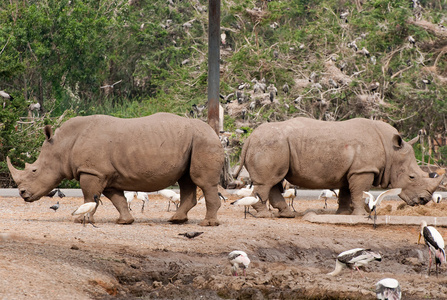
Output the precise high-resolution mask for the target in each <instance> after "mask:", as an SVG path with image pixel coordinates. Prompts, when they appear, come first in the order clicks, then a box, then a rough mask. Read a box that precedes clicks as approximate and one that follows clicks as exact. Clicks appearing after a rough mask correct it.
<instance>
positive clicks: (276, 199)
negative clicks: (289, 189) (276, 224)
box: [269, 183, 295, 218]
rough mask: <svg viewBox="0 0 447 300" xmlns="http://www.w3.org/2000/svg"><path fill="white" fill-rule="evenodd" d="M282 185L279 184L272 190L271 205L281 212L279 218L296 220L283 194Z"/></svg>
mask: <svg viewBox="0 0 447 300" xmlns="http://www.w3.org/2000/svg"><path fill="white" fill-rule="evenodd" d="M281 188H282V187H281V183H278V184H276V185H274V186H273V187H272V189H271V190H270V195H269V201H270V204H271V205H272V206H273V207H274V208H277V209H278V210H279V215H278V217H280V218H295V214H294V213H293V211H291V210H290V207H289V206H288V205H287V203H286V200H285V199H284V197H283V196H282V194H281V190H280V189H281Z"/></svg>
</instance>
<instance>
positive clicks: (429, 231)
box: [418, 221, 446, 276]
mask: <svg viewBox="0 0 447 300" xmlns="http://www.w3.org/2000/svg"><path fill="white" fill-rule="evenodd" d="M422 236H423V237H424V241H425V244H426V245H427V246H428V255H429V262H428V275H430V268H431V262H432V258H431V255H432V253H433V255H434V256H435V264H436V276H438V265H439V266H441V264H442V263H445V261H446V257H445V250H444V248H445V244H444V239H443V238H442V235H441V234H440V233H439V231H438V230H436V228H434V227H433V226H427V222H425V221H422V222H421V231H420V232H419V239H418V244H419V242H420V241H421V237H422Z"/></svg>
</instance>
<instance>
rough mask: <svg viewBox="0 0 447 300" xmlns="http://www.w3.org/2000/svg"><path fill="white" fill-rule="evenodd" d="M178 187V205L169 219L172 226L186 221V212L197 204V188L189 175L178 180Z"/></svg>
mask: <svg viewBox="0 0 447 300" xmlns="http://www.w3.org/2000/svg"><path fill="white" fill-rule="evenodd" d="M178 184H179V187H180V205H179V207H178V208H177V210H176V212H175V214H174V215H173V216H172V217H171V218H170V219H169V222H171V223H174V224H182V223H185V222H187V221H188V212H189V211H190V210H191V208H193V207H194V206H195V205H196V204H197V186H196V185H195V184H194V182H192V180H191V178H190V176H189V175H184V176H183V177H182V178H180V179H179V180H178Z"/></svg>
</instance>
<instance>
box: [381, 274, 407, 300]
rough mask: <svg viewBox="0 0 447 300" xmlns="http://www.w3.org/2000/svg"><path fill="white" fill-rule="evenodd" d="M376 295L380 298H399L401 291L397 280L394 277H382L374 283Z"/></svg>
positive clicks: (397, 299) (389, 299)
mask: <svg viewBox="0 0 447 300" xmlns="http://www.w3.org/2000/svg"><path fill="white" fill-rule="evenodd" d="M376 296H377V299H381V300H400V299H401V297H402V291H401V289H400V285H399V281H397V280H396V279H394V278H384V279H382V280H380V281H378V282H377V283H376Z"/></svg>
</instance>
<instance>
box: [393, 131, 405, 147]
mask: <svg viewBox="0 0 447 300" xmlns="http://www.w3.org/2000/svg"><path fill="white" fill-rule="evenodd" d="M403 146H404V140H403V139H402V137H401V136H400V134H395V135H394V136H393V147H394V149H396V150H399V149H401V148H402V147H403Z"/></svg>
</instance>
